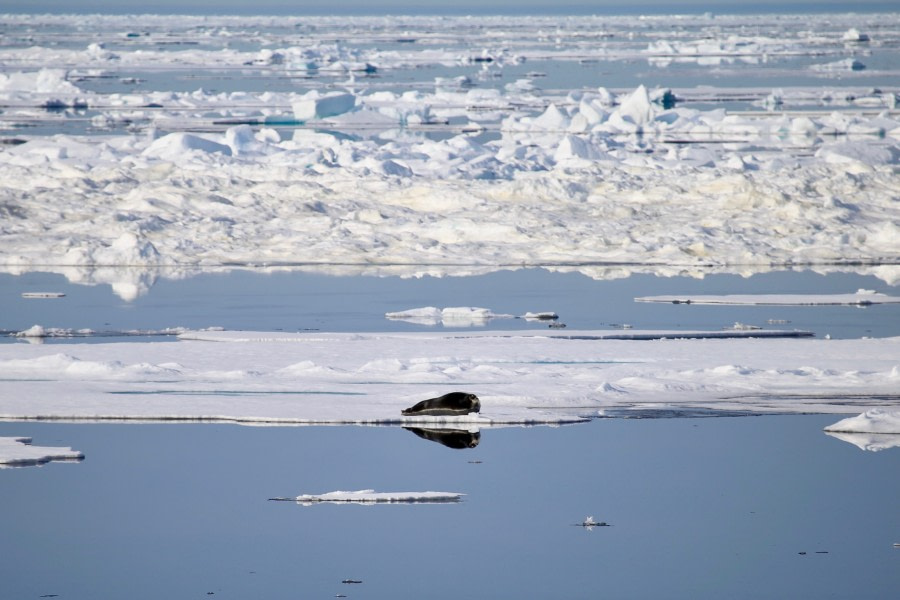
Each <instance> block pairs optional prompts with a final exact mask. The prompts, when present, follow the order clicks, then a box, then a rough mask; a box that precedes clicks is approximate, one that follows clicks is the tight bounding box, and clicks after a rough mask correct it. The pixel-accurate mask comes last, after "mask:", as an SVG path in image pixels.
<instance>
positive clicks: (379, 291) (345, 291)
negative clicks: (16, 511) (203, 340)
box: [0, 269, 900, 342]
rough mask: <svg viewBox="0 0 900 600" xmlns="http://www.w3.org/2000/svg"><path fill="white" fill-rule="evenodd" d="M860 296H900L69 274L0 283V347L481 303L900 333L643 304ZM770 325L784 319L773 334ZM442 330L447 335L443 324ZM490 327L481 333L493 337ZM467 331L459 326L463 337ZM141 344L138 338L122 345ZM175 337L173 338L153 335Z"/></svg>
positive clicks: (659, 282)
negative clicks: (141, 287)
mask: <svg viewBox="0 0 900 600" xmlns="http://www.w3.org/2000/svg"><path fill="white" fill-rule="evenodd" d="M860 288H865V289H872V290H877V291H880V292H883V293H886V294H889V295H893V296H897V295H900V286H891V285H887V284H886V283H885V282H884V281H882V280H880V279H877V278H875V277H872V276H863V275H856V274H852V273H843V274H840V273H839V274H830V275H820V274H816V273H813V272H810V271H805V272H802V271H801V272H793V271H784V272H773V273H767V274H759V275H755V276H752V277H741V276H737V275H709V276H706V277H703V278H695V277H671V278H663V277H654V276H651V275H633V276H631V277H628V278H623V279H611V280H595V279H591V278H589V277H586V276H584V275H581V274H578V273H556V272H550V271H547V270H544V269H521V270H517V271H498V272H495V273H491V274H487V275H481V276H473V277H424V278H408V279H404V278H399V277H363V276H356V277H336V276H329V275H318V274H310V273H301V272H294V273H285V272H283V273H263V272H258V271H231V272H227V273H221V272H219V273H216V272H210V273H204V274H200V275H197V276H195V277H191V278H188V279H180V280H170V279H163V278H161V279H158V280H156V282H155V284H154V285H152V286H151V287H150V288H149V291H148V292H147V293H146V294H144V295H142V296H140V297H138V298H137V299H136V300H134V301H131V302H126V301H124V300H122V299H121V298H119V297H118V296H116V295H115V294H114V293H113V290H112V288H111V287H110V286H109V285H95V286H83V285H74V284H70V283H68V282H67V281H66V280H65V278H63V277H62V276H60V275H54V274H48V273H29V274H26V275H21V276H11V275H2V274H0V330H2V331H3V332H5V335H3V336H0V340H2V341H5V342H13V341H16V339H15V338H14V337H11V335H10V334H11V333H13V332H17V331H22V330H24V329H27V328H29V327H31V326H32V325H35V324H38V325H41V326H43V327H45V328H50V327H56V328H65V329H74V330H80V329H85V328H87V329H91V330H93V331H95V332H97V333H99V334H104V333H105V334H111V335H112V336H113V337H109V336H108V335H98V336H97V337H90V338H83V337H77V338H69V339H67V338H61V339H59V338H57V339H49V340H48V341H91V340H94V341H110V340H111V339H115V338H116V336H121V333H122V332H125V331H129V330H135V329H137V330H161V329H164V328H172V327H187V328H194V329H198V328H206V327H225V328H227V329H243V330H262V331H301V330H308V329H314V330H322V331H422V330H429V329H434V328H435V327H429V326H424V325H414V324H411V323H405V322H397V321H390V320H388V319H386V318H385V316H384V315H385V313H387V312H395V311H401V310H407V309H411V308H420V307H424V306H436V307H439V308H446V307H450V306H475V307H482V308H489V309H491V310H492V311H493V312H495V313H500V314H511V315H522V314H524V313H526V312H529V311H530V312H538V311H555V312H556V313H557V314H559V316H560V319H559V320H560V322H562V323H565V324H566V325H567V327H568V328H572V329H609V328H616V327H619V326H622V325H631V326H632V327H633V328H635V329H675V330H678V329H682V330H683V329H720V328H723V327H728V326H732V325H734V323H735V322H741V323H745V324H750V325H757V326H761V327H766V328H782V329H803V330H808V331H812V332H813V333H815V334H816V335H817V336H820V337H824V336H825V335H831V336H832V337H835V338H839V337H863V336H872V337H884V336H896V335H900V304H893V305H876V306H870V307H867V308H857V307H850V306H802V307H789V306H782V307H776V306H743V307H742V306H699V305H691V306H688V305H667V304H648V303H637V302H634V298H635V297H638V296H647V295H659V294H837V293H841V294H845V293H853V292H855V291H857V290H858V289H860ZM36 291H40V292H60V293H65V294H66V296H65V297H63V298H55V299H29V298H23V297H22V294H23V293H26V292H36ZM769 320H776V321H779V322H781V321H783V323H778V324H775V325H772V324H769ZM437 327H441V326H437ZM484 327H489V328H492V329H523V328H546V327H547V325H546V324H545V323H539V322H538V323H529V322H526V321H524V320H522V319H495V320H492V321H490V322H489V324H488V325H486V326H484ZM484 327H482V328H484ZM457 329H459V328H457ZM119 339H127V340H133V339H134V338H133V337H127V338H125V337H119ZM145 339H156V340H166V339H173V338H171V337H165V336H154V337H152V338H145Z"/></svg>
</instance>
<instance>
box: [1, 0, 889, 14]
mask: <svg viewBox="0 0 900 600" xmlns="http://www.w3.org/2000/svg"><path fill="white" fill-rule="evenodd" d="M896 10H897V5H896V3H895V2H893V1H892V0H866V1H864V2H847V1H845V0H820V1H816V0H792V1H790V2H777V1H775V0H760V1H758V2H754V3H746V2H738V1H737V0H721V1H719V2H710V1H705V2H704V1H692V0H687V1H685V2H681V1H678V2H676V1H674V0H635V1H632V2H629V3H628V4H627V5H623V4H622V3H620V2H613V1H612V0H593V1H592V0H566V1H565V2H561V3H559V2H558V3H547V2H543V1H539V0H515V1H514V0H493V1H492V2H478V1H475V0H458V1H455V2H447V1H437V2H430V3H427V5H424V6H423V5H422V3H418V2H411V1H410V0H382V1H380V2H376V3H372V2H366V1H364V0H336V1H332V2H329V3H326V4H321V3H309V2H291V1H289V0H259V1H257V2H253V3H251V4H248V3H245V2H239V1H237V0H222V1H221V2H215V3H213V2H208V1H206V0H185V1H179V0H149V1H147V2H134V1H128V0H125V1H117V0H87V1H85V2H80V3H78V4H77V5H73V3H71V2H67V1H63V0H8V1H7V2H6V3H5V6H4V7H3V8H2V10H0V12H6V13H27V14H42V13H56V14H95V13H99V14H193V15H230V14H235V15H251V14H252V15H298V16H299V15H316V16H322V15H360V16H372V15H436V16H437V15H454V16H459V15H467V14H472V15H505V14H509V15H523V14H534V15H640V14H651V15H660V14H703V13H707V12H708V13H713V14H716V13H719V14H739V15H740V14H766V13H777V14H805V13H817V14H821V13H872V12H896Z"/></svg>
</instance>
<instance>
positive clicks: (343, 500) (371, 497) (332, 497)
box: [272, 490, 465, 505]
mask: <svg viewBox="0 0 900 600" xmlns="http://www.w3.org/2000/svg"><path fill="white" fill-rule="evenodd" d="M463 496H465V494H460V493H457V492H376V491H375V490H358V491H354V492H344V491H335V492H327V493H325V494H300V495H299V496H297V497H296V498H272V500H294V501H296V502H297V503H298V504H304V505H312V504H320V503H333V504H440V503H448V502H459V501H460V500H462V497H463Z"/></svg>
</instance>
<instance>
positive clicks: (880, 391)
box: [0, 331, 900, 428]
mask: <svg viewBox="0 0 900 600" xmlns="http://www.w3.org/2000/svg"><path fill="white" fill-rule="evenodd" d="M590 333H591V332H567V333H566V334H565V335H563V334H558V333H555V332H552V331H547V332H545V333H542V332H534V331H528V332H519V333H516V332H509V331H503V332H491V331H478V332H471V333H459V332H447V333H441V332H435V333H384V334H377V333H366V334H363V333H348V334H342V333H296V334H289V333H279V332H228V331H221V332H196V333H190V334H184V335H183V336H182V339H181V340H180V341H179V342H177V343H174V344H172V343H169V344H149V343H129V342H122V343H115V344H102V343H100V344H73V345H66V346H65V347H60V346H48V345H27V346H26V345H9V344H7V345H0V398H2V399H0V418H3V419H15V420H18V419H59V420H79V421H84V420H98V419H104V420H107V419H108V420H180V421H228V422H238V423H247V424H254V423H271V424H315V423H348V424H354V423H355V424H402V425H418V426H432V427H434V426H440V427H448V428H470V427H491V426H501V425H512V424H516V425H521V424H529V423H546V424H554V423H566V422H573V421H579V420H582V419H584V418H590V417H597V416H609V415H622V414H627V412H628V411H631V410H637V411H641V410H655V409H659V410H667V409H671V410H676V411H677V410H693V409H708V410H713V411H740V412H753V413H798V412H823V413H836V412H840V413H858V412H860V410H861V409H865V408H870V407H880V408H886V409H893V408H894V407H900V396H898V395H897V393H896V390H897V385H898V382H900V361H898V357H900V338H878V339H850V340H822V339H813V338H797V339H790V338H789V339H752V338H750V339H663V340H651V341H636V340H604V339H597V338H596V336H594V337H592V336H591V335H589V334H590ZM594 333H605V332H594ZM742 333H745V334H752V333H753V332H742ZM448 391H466V392H470V393H474V394H477V395H478V397H479V399H480V400H481V405H482V407H481V412H480V413H478V414H470V415H466V416H459V417H403V416H401V414H400V411H401V410H402V409H403V408H405V407H407V406H410V405H412V404H414V403H415V402H418V401H420V400H424V399H426V398H432V397H435V396H438V395H441V394H444V393H446V392H448Z"/></svg>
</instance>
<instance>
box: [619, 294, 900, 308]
mask: <svg viewBox="0 0 900 600" xmlns="http://www.w3.org/2000/svg"><path fill="white" fill-rule="evenodd" d="M634 300H635V302H665V303H672V304H734V305H739V304H750V305H771V306H820V305H848V306H870V305H872V304H897V303H900V297H897V296H888V295H887V294H882V293H880V292H876V291H874V290H857V292H856V293H855V294H726V295H720V296H713V295H690V296H688V295H682V296H672V295H660V296H641V297H638V298H635V299H634Z"/></svg>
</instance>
